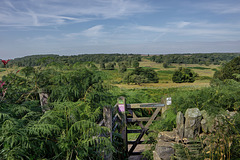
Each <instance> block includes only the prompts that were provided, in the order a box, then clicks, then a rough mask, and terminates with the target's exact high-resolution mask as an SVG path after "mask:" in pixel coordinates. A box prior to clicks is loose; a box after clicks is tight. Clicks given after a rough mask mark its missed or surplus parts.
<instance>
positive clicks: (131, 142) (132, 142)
mask: <svg viewBox="0 0 240 160" xmlns="http://www.w3.org/2000/svg"><path fill="white" fill-rule="evenodd" d="M135 142H136V141H128V144H134V143H135ZM143 142H144V141H139V143H138V144H142V143H143Z"/></svg>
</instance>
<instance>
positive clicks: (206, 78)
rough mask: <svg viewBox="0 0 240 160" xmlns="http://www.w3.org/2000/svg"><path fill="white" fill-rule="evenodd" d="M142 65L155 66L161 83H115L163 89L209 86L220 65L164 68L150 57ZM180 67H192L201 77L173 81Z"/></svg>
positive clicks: (120, 85) (130, 86)
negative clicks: (188, 80)
mask: <svg viewBox="0 0 240 160" xmlns="http://www.w3.org/2000/svg"><path fill="white" fill-rule="evenodd" d="M140 67H143V68H153V69H154V70H155V71H156V72H157V73H158V76H159V83H145V84H141V85H128V84H122V83H121V84H114V85H115V86H118V87H119V88H123V89H134V88H138V89H144V88H147V89H161V88H173V87H191V88H201V87H208V86H209V83H210V80H211V78H212V77H213V74H214V72H215V71H216V70H217V69H219V67H220V66H219V65H209V66H205V65H199V64H182V65H179V64H172V65H171V67H169V68H164V67H163V64H162V63H155V62H152V61H150V60H148V59H145V58H143V59H142V61H141V62H140ZM179 67H185V68H190V69H191V70H193V71H194V72H196V73H198V75H199V77H197V78H196V81H195V82H194V83H173V82H172V74H173V73H174V71H175V70H176V69H177V68H179ZM118 80H120V78H118Z"/></svg>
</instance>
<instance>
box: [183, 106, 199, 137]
mask: <svg viewBox="0 0 240 160" xmlns="http://www.w3.org/2000/svg"><path fill="white" fill-rule="evenodd" d="M201 120H202V114H201V112H200V110H199V109H198V108H188V109H187V111H186V112H185V130H184V137H185V138H195V137H196V136H198V135H199V133H200V128H201Z"/></svg>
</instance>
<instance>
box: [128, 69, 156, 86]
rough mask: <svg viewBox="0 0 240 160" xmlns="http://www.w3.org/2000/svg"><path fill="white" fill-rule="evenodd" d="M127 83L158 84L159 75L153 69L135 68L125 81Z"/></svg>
mask: <svg viewBox="0 0 240 160" xmlns="http://www.w3.org/2000/svg"><path fill="white" fill-rule="evenodd" d="M123 80H124V81H125V82H126V83H128V84H129V83H135V84H141V83H158V80H159V78H158V76H157V73H156V72H155V71H154V70H153V69H151V68H146V69H144V68H141V67H138V68H135V69H134V70H133V71H132V72H130V73H128V74H127V75H126V76H125V77H124V79H123Z"/></svg>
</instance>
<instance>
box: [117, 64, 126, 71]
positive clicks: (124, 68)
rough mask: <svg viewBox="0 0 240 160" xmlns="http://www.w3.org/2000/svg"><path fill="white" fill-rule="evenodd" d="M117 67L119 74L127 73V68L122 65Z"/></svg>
mask: <svg viewBox="0 0 240 160" xmlns="http://www.w3.org/2000/svg"><path fill="white" fill-rule="evenodd" d="M118 66H119V72H120V73H124V72H126V71H127V66H126V65H125V64H124V63H118Z"/></svg>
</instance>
